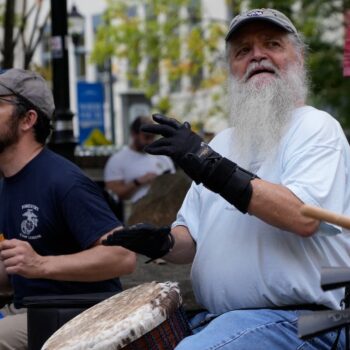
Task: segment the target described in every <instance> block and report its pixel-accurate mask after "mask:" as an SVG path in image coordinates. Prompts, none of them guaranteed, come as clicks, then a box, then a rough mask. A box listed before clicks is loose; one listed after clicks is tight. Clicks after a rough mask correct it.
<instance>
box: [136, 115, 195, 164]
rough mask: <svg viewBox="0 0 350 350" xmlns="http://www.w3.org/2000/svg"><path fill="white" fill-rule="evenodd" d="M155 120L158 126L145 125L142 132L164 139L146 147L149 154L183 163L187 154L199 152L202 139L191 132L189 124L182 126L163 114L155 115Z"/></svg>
mask: <svg viewBox="0 0 350 350" xmlns="http://www.w3.org/2000/svg"><path fill="white" fill-rule="evenodd" d="M153 120H154V121H156V122H157V123H158V124H146V125H143V126H142V127H141V130H142V131H143V132H148V133H152V134H158V135H162V136H164V137H163V138H161V139H159V140H156V141H154V142H153V143H151V144H150V145H148V146H146V147H145V151H146V152H147V153H150V154H163V155H166V156H169V157H171V158H172V159H173V160H174V161H175V162H177V163H181V159H182V158H183V157H184V156H185V155H186V154H187V153H196V152H197V151H198V150H199V148H200V144H201V142H202V139H201V138H200V136H198V135H197V134H196V133H194V132H193V131H192V130H191V125H190V124H189V123H187V122H185V123H184V124H181V123H179V122H178V121H177V120H176V119H173V118H167V117H165V116H164V115H161V114H153Z"/></svg>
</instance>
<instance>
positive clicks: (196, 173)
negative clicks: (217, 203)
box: [179, 142, 257, 213]
mask: <svg viewBox="0 0 350 350" xmlns="http://www.w3.org/2000/svg"><path fill="white" fill-rule="evenodd" d="M179 163H180V166H181V167H182V168H183V169H184V171H185V172H186V173H187V174H188V175H189V176H190V177H191V178H192V179H193V180H194V181H195V182H196V183H197V184H199V183H203V185H204V186H205V187H206V188H208V189H209V190H211V191H213V192H215V193H218V194H220V195H221V196H222V197H223V198H224V199H226V200H227V201H228V202H229V203H231V204H233V205H234V206H235V207H236V208H237V209H238V210H239V211H241V212H242V213H246V212H247V210H248V206H249V203H250V199H251V197H252V193H253V189H252V185H251V180H252V179H254V178H257V176H256V175H254V174H252V173H251V172H249V171H247V170H245V169H242V168H240V167H239V166H238V165H237V164H236V163H234V162H232V161H231V160H229V159H227V158H224V157H222V156H221V155H220V154H218V153H216V152H215V151H213V149H212V148H211V147H209V146H208V145H207V144H205V143H204V142H202V143H201V147H200V149H199V150H198V151H197V152H196V153H195V154H193V153H187V154H186V155H185V156H184V157H183V158H182V159H181V161H180V162H179Z"/></svg>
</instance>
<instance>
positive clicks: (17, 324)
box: [0, 313, 27, 350]
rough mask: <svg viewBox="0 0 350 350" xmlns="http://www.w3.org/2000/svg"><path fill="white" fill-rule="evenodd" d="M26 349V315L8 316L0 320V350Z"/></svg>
mask: <svg viewBox="0 0 350 350" xmlns="http://www.w3.org/2000/svg"><path fill="white" fill-rule="evenodd" d="M10 349H11V350H25V349H27V314H26V313H24V314H18V315H10V316H6V317H5V318H3V319H1V320H0V350H10Z"/></svg>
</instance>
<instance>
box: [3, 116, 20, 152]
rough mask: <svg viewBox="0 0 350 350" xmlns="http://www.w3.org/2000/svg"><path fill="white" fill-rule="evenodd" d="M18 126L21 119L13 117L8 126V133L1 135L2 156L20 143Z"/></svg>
mask: <svg viewBox="0 0 350 350" xmlns="http://www.w3.org/2000/svg"><path fill="white" fill-rule="evenodd" d="M18 125H19V117H16V116H15V115H12V118H11V119H10V121H9V123H8V125H7V132H5V133H4V134H3V135H1V134H0V154H2V153H4V151H5V150H6V149H8V148H9V147H10V146H12V145H14V144H16V143H17V142H18V140H19V134H18Z"/></svg>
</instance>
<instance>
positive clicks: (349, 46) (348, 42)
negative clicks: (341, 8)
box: [343, 10, 350, 77]
mask: <svg viewBox="0 0 350 350" xmlns="http://www.w3.org/2000/svg"><path fill="white" fill-rule="evenodd" d="M343 76H344V77H350V10H346V12H345V43H344V58H343Z"/></svg>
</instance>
